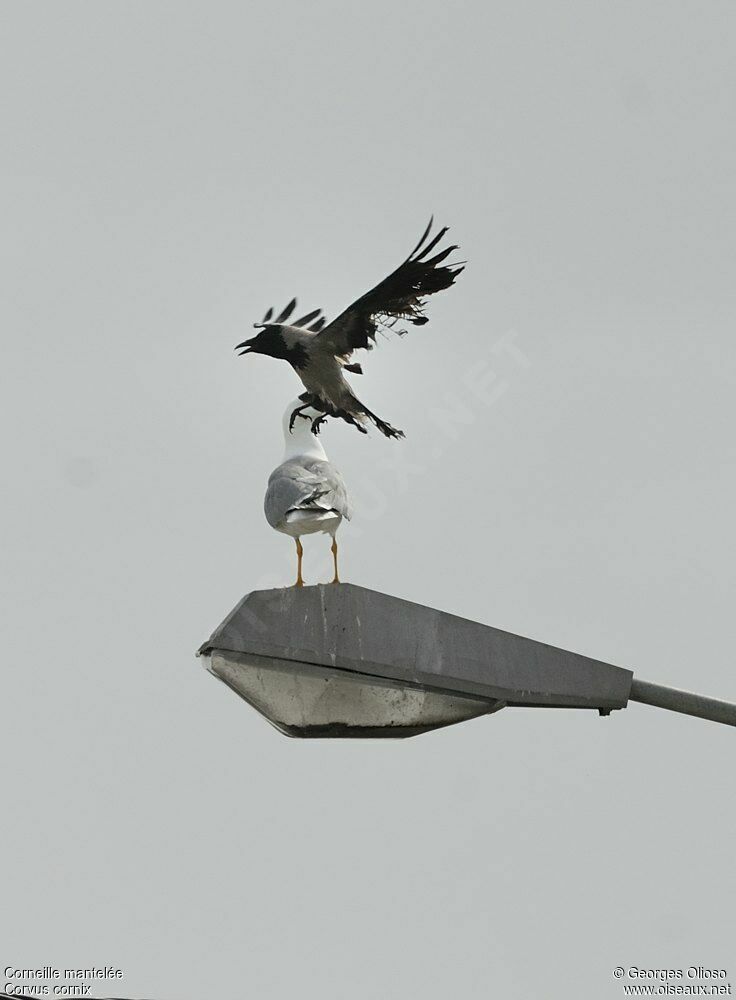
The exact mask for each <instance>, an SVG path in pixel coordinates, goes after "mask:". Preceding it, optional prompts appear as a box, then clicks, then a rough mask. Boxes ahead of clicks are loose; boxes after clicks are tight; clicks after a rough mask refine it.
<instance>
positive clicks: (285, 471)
mask: <svg viewBox="0 0 736 1000" xmlns="http://www.w3.org/2000/svg"><path fill="white" fill-rule="evenodd" d="M299 509H302V510H304V509H312V510H336V511H337V513H338V514H341V515H342V516H343V517H344V518H345V520H347V521H349V520H350V515H351V514H352V508H351V506H350V501H349V499H348V491H347V489H346V488H345V482H344V480H343V478H342V476H341V475H340V473H339V472H338V471H337V469H336V468H335V466H334V465H333V464H332V463H331V462H324V461H321V460H319V459H312V458H308V459H303V460H291V461H289V462H284V463H283V464H282V465H279V467H278V468H277V469H274V471H273V472H272V473H271V475H270V476H269V479H268V487H267V489H266V496H265V499H264V501H263V510H264V513H265V515H266V520H267V521H268V523H269V524H270V525H271V527H272V528H276V527H278V526H279V525H280V524H283V522H284V520H285V519H286V515H287V514H288V513H289V511H291V510H299Z"/></svg>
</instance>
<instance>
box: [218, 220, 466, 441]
mask: <svg viewBox="0 0 736 1000" xmlns="http://www.w3.org/2000/svg"><path fill="white" fill-rule="evenodd" d="M432 222H433V220H432V219H430V220H429V225H428V226H427V228H426V230H425V231H424V233H423V234H422V238H421V239H420V240H419V242H418V243H417V245H416V247H415V248H414V249H413V250H412V252H411V253H410V254H409V256H408V257H407V258H406V260H405V261H404V262H403V264H401V265H400V266H399V267H397V268H396V270H395V271H393V272H392V273H391V274H389V276H388V277H387V278H384V279H383V281H381V282H380V283H379V284H377V285H376V286H375V288H372V289H371V290H370V291H369V292H366V293H365V295H361V297H360V298H359V299H356V300H355V302H353V304H352V305H350V306H348V308H347V309H345V310H344V312H342V313H340V315H339V316H338V317H337V319H334V320H333V321H332V322H331V323H327V322H326V320H325V318H324V317H323V316H322V314H321V313H322V310H321V309H314V310H313V311H312V312H309V313H307V314H306V315H304V316H301V317H300V318H299V319H296V320H294V321H293V322H287V321H288V320H289V318H290V317H291V315H292V313H293V312H294V310H295V309H296V299H292V300H291V302H289V304H288V305H287V306H286V308H285V309H283V310H282V311H281V312H280V313H279V315H278V316H277V317H276V318H275V319H273V314H274V311H273V309H269V310H268V312H267V313H266V315H265V316H264V317H263V321H262V322H261V323H255V324H254V326H255V327H256V328H257V329H259V330H260V332H259V333H258V334H256V336H255V337H251V339H250V340H244V341H243V343H242V344H238V345H237V347H236V348H235V350H236V351H237V350H239V351H240V353H241V354H266V355H268V356H269V357H272V358H280V359H281V360H283V361H288V363H289V364H290V365H291V366H292V368H293V369H294V371H295V372H296V373H297V375H298V376H299V378H300V379H301V380H302V383H303V385H304V388H305V389H306V392H305V393H303V394H302V395H301V396H300V397H299V400H300V401H301V403H302V405H301V406H298V407H296V408H295V409H294V411H293V413H292V415H291V420H290V423H289V428H290V429H293V427H294V421H295V420H296V417H297V415H298V414H299V413H300V412H303V411H304V410H306V409H308V408H312V409H313V410H317V411H318V414H317V416H316V417H314V419H313V422H312V429H313V432H314V433H315V434H318V433H319V430H320V425H321V424H322V422H323V421H324V420H325V419H326V418H327V417H339V418H341V419H342V420H345V421H347V423H349V424H353V426H355V427H356V428H357V430H359V431H360V432H361V433H362V434H366V433H367V431H366V428H365V424H366V422H367V421H369V420H370V421H372V422H373V423H374V424H375V425H376V427H377V428H378V429H379V430H380V431H381V433H382V434H385V435H386V437H389V438H402V437H403V436H404V432H403V431H400V430H397V429H396V428H395V427H392V426H391V424H389V423H387V422H386V421H385V420H382V419H381V418H380V417H378V416H376V414H375V413H372V412H371V411H370V410H369V409H368V407H367V406H365V404H364V403H362V402H361V401H360V400H359V399H358V397H357V396H356V395H355V393H354V392H353V390H352V388H351V386H350V383H349V382H348V381H347V379H346V378H345V374H344V373H345V372H346V371H347V372H353V373H354V374H356V375H362V374H363V371H362V369H361V367H360V365H359V364H351V363H350V359H351V356H352V354H353V351H356V350H359V349H363V350H367V351H370V350H372V348H373V344H374V343H375V340H376V334H377V332H378V331H379V329H386V330H394V332H396V333H398V334H399V335H400V336H402V335H403V334H404V333H406V330H403V329H396V324H397V323H398V322H400V321H406V322H408V323H412V324H414V325H415V326H422V325H423V324H424V323H426V322H428V318H427V317H426V316H425V315H424V305H425V302H424V300H425V299H426V297H427V296H428V295H434V293H435V292H441V291H442V290H443V289H445V288H449V287H450V285H452V284H453V282H454V281H455V278H457V276H458V275H459V274H460V272H461V271H462V270H463V267H461V266H460V265H461V264H464V263H465V262H464V261H459V262H456V263H450V264H444V263H443V261H445V260H446V259H447V258H448V257H449V256H450V254H451V253H452V252H453V250H457V249H458V248H457V246H448V247H446V248H445V249H443V250H440V251H439V252H438V253H436V254H434V256H430V255H431V254H432V251H433V250H434V249H435V248H436V247H437V246H438V244H439V243H440V241H441V240H442V238H443V237H444V235H445V233H446V232H447V227H444V228H443V229H440V230H439V232H438V233H437V234H436V235H434V236H432V238H431V239H430V233H431V231H432Z"/></svg>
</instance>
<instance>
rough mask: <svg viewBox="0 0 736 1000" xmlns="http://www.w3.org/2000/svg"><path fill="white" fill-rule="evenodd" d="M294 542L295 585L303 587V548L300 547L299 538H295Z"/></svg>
mask: <svg viewBox="0 0 736 1000" xmlns="http://www.w3.org/2000/svg"><path fill="white" fill-rule="evenodd" d="M294 541H295V542H296V583H295V584H294V586H295V587H303V586H304V580H303V578H302V556H303V555H304V549H303V548H302V543H301V539H299V538H295V539H294Z"/></svg>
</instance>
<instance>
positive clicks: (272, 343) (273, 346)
mask: <svg viewBox="0 0 736 1000" xmlns="http://www.w3.org/2000/svg"><path fill="white" fill-rule="evenodd" d="M241 348H242V350H241ZM235 350H236V351H240V353H241V354H267V355H268V356H269V357H270V358H283V359H284V360H285V359H286V356H287V353H288V348H287V346H286V342H285V340H284V337H283V334H282V333H281V329H280V328H279V327H278V326H264V327H263V329H262V330H261V332H260V333H257V334H256V335H255V337H251V338H250V340H244V341H243V343H242V344H238V345H237V347H236V348H235Z"/></svg>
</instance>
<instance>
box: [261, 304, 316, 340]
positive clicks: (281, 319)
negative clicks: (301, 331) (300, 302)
mask: <svg viewBox="0 0 736 1000" xmlns="http://www.w3.org/2000/svg"><path fill="white" fill-rule="evenodd" d="M295 309H296V299H292V300H291V302H289V303H288V305H285V306H284V308H283V309H282V310H281V312H280V313H279V314H278V316H277V317H276V319H274V318H273V313H274V310H273V308H271V309H269V310H268V312H267V313H266V315H265V316H264V317H263V319H262V320H261V322H260V323H254V324H253V325H254V326H268V325H269V324H270V323H273V324H274V325H275V324H277V323H286V321H287V320H288V319H289V317H290V316H291V314H292V313H293V312H294V310H295ZM326 322H327V320H326V318H325V317H324V316H323V315H322V310H321V309H313V310H312V311H311V312H308V313H306V314H305V315H304V316H300V317H299V319H294V320H291V322H290V323H289V326H301V327H304V328H305V329H308V330H311V331H312V332H313V333H318V332H319V331H320V330H321V329H322V327H323V326H324V325H325V323H326Z"/></svg>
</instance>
